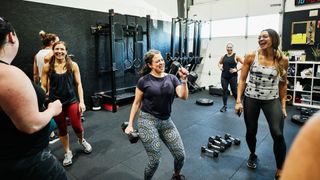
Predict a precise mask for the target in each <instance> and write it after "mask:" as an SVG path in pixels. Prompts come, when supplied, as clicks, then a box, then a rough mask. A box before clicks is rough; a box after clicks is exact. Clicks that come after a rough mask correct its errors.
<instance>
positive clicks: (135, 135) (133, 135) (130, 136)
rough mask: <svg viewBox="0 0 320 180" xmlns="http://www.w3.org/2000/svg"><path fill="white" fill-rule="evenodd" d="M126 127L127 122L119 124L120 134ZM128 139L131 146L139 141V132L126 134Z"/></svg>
mask: <svg viewBox="0 0 320 180" xmlns="http://www.w3.org/2000/svg"><path fill="white" fill-rule="evenodd" d="M127 126H128V122H123V123H122V124H121V129H122V132H124V131H125V130H126V128H127ZM128 139H129V141H130V143H131V144H134V143H136V142H138V141H139V132H138V131H137V130H134V131H133V132H131V133H130V134H128Z"/></svg>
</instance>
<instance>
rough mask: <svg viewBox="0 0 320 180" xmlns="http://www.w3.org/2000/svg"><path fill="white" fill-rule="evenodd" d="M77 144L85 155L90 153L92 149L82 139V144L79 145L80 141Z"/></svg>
mask: <svg viewBox="0 0 320 180" xmlns="http://www.w3.org/2000/svg"><path fill="white" fill-rule="evenodd" d="M78 142H79V144H80V145H81V146H82V147H83V151H84V152H85V153H87V154H89V153H91V151H92V147H91V145H90V144H89V143H88V142H87V141H86V140H85V139H84V138H82V142H81V143H80V141H78Z"/></svg>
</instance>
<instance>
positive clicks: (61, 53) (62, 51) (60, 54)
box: [53, 42, 67, 60]
mask: <svg viewBox="0 0 320 180" xmlns="http://www.w3.org/2000/svg"><path fill="white" fill-rule="evenodd" d="M53 54H54V56H55V58H56V59H58V60H62V59H65V57H66V55H67V49H66V46H65V45H64V44H63V43H59V42H58V43H57V44H55V45H54V47H53Z"/></svg>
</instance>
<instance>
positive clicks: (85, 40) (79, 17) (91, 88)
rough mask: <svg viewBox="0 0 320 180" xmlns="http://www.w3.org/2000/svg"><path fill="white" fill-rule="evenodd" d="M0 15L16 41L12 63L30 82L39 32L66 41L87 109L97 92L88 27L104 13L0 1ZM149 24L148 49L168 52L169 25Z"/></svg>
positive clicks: (95, 72) (161, 23) (93, 45)
mask: <svg viewBox="0 0 320 180" xmlns="http://www.w3.org/2000/svg"><path fill="white" fill-rule="evenodd" d="M0 12H1V14H0V16H3V17H5V18H6V19H8V20H9V21H10V22H11V23H12V24H13V26H14V27H15V30H16V32H17V34H18V38H19V41H20V48H19V52H18V54H17V57H16V58H15V60H14V61H13V63H12V64H13V65H16V66H17V67H19V68H20V69H22V70H23V71H24V72H25V73H26V74H27V75H28V77H29V78H30V79H33V57H34V55H35V54H36V53H37V52H38V51H39V50H40V49H41V47H42V43H41V41H40V37H39V35H38V33H39V31H40V30H44V31H45V32H50V33H55V34H57V35H58V36H59V37H60V40H63V41H65V42H67V44H68V46H69V49H68V53H72V54H74V55H75V59H74V60H75V61H76V62H77V63H78V65H79V68H80V72H81V79H82V85H83V89H84V95H85V97H84V98H85V103H86V105H87V106H89V107H91V98H90V96H91V95H92V94H93V93H94V92H95V90H96V89H97V85H98V83H97V81H96V77H97V68H96V62H95V43H94V36H92V35H91V32H90V26H91V25H95V24H96V22H97V21H99V20H104V19H107V18H108V15H107V13H103V12H96V11H89V10H82V9H75V8H68V7H62V6H55V5H47V4H39V3H33V2H26V1H21V0H4V1H2V2H1V6H0ZM106 12H107V10H106ZM115 12H116V13H117V10H116V9H115ZM151 18H152V17H151ZM152 24H155V23H152ZM152 24H151V26H152V27H151V48H155V49H159V50H161V52H162V53H163V54H164V53H166V52H169V51H170V28H171V24H170V22H164V21H160V20H158V21H157V26H153V25H152ZM167 32H169V33H167ZM145 51H146V49H144V52H145ZM107 88H110V87H107ZM106 90H107V89H106Z"/></svg>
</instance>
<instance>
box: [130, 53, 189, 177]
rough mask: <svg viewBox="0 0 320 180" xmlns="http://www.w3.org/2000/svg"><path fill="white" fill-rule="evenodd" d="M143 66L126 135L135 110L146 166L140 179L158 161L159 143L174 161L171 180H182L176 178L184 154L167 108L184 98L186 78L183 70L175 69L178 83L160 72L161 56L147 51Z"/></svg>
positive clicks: (159, 153)
mask: <svg viewBox="0 0 320 180" xmlns="http://www.w3.org/2000/svg"><path fill="white" fill-rule="evenodd" d="M144 61H145V66H144V68H143V69H142V72H141V74H142V77H141V78H140V79H139V81H138V83H137V87H136V92H135V99H134V102H133V105H132V108H131V112H130V117H129V124H128V127H127V128H126V129H125V132H126V133H127V134H129V133H131V132H132V131H133V122H134V119H135V116H136V114H137V112H138V111H139V109H141V111H140V113H139V118H138V128H139V133H140V135H139V136H140V139H141V142H142V143H143V145H144V148H145V150H146V152H147V155H148V163H147V166H146V168H145V171H144V179H146V180H147V179H151V178H152V177H153V175H154V173H155V171H156V170H157V168H158V166H159V163H160V159H161V144H160V139H161V140H162V141H163V142H164V144H165V145H166V146H167V147H168V149H169V150H170V152H171V154H172V155H173V157H174V172H173V176H172V179H184V176H183V175H182V174H180V171H181V169H182V166H183V163H184V159H185V151H184V146H183V143H182V140H181V137H180V134H179V132H178V130H177V128H176V127H175V125H174V123H173V121H172V120H171V106H172V103H173V100H174V98H175V96H176V95H177V96H178V97H179V98H181V99H184V100H186V99H187V98H188V86H187V74H188V71H187V70H186V69H184V68H180V69H179V71H178V72H179V77H180V81H179V79H178V78H177V77H176V76H174V75H172V74H166V73H165V72H164V69H165V63H164V60H163V58H162V56H161V53H160V52H159V51H157V50H149V51H148V52H147V53H146V54H145V55H144Z"/></svg>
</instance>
